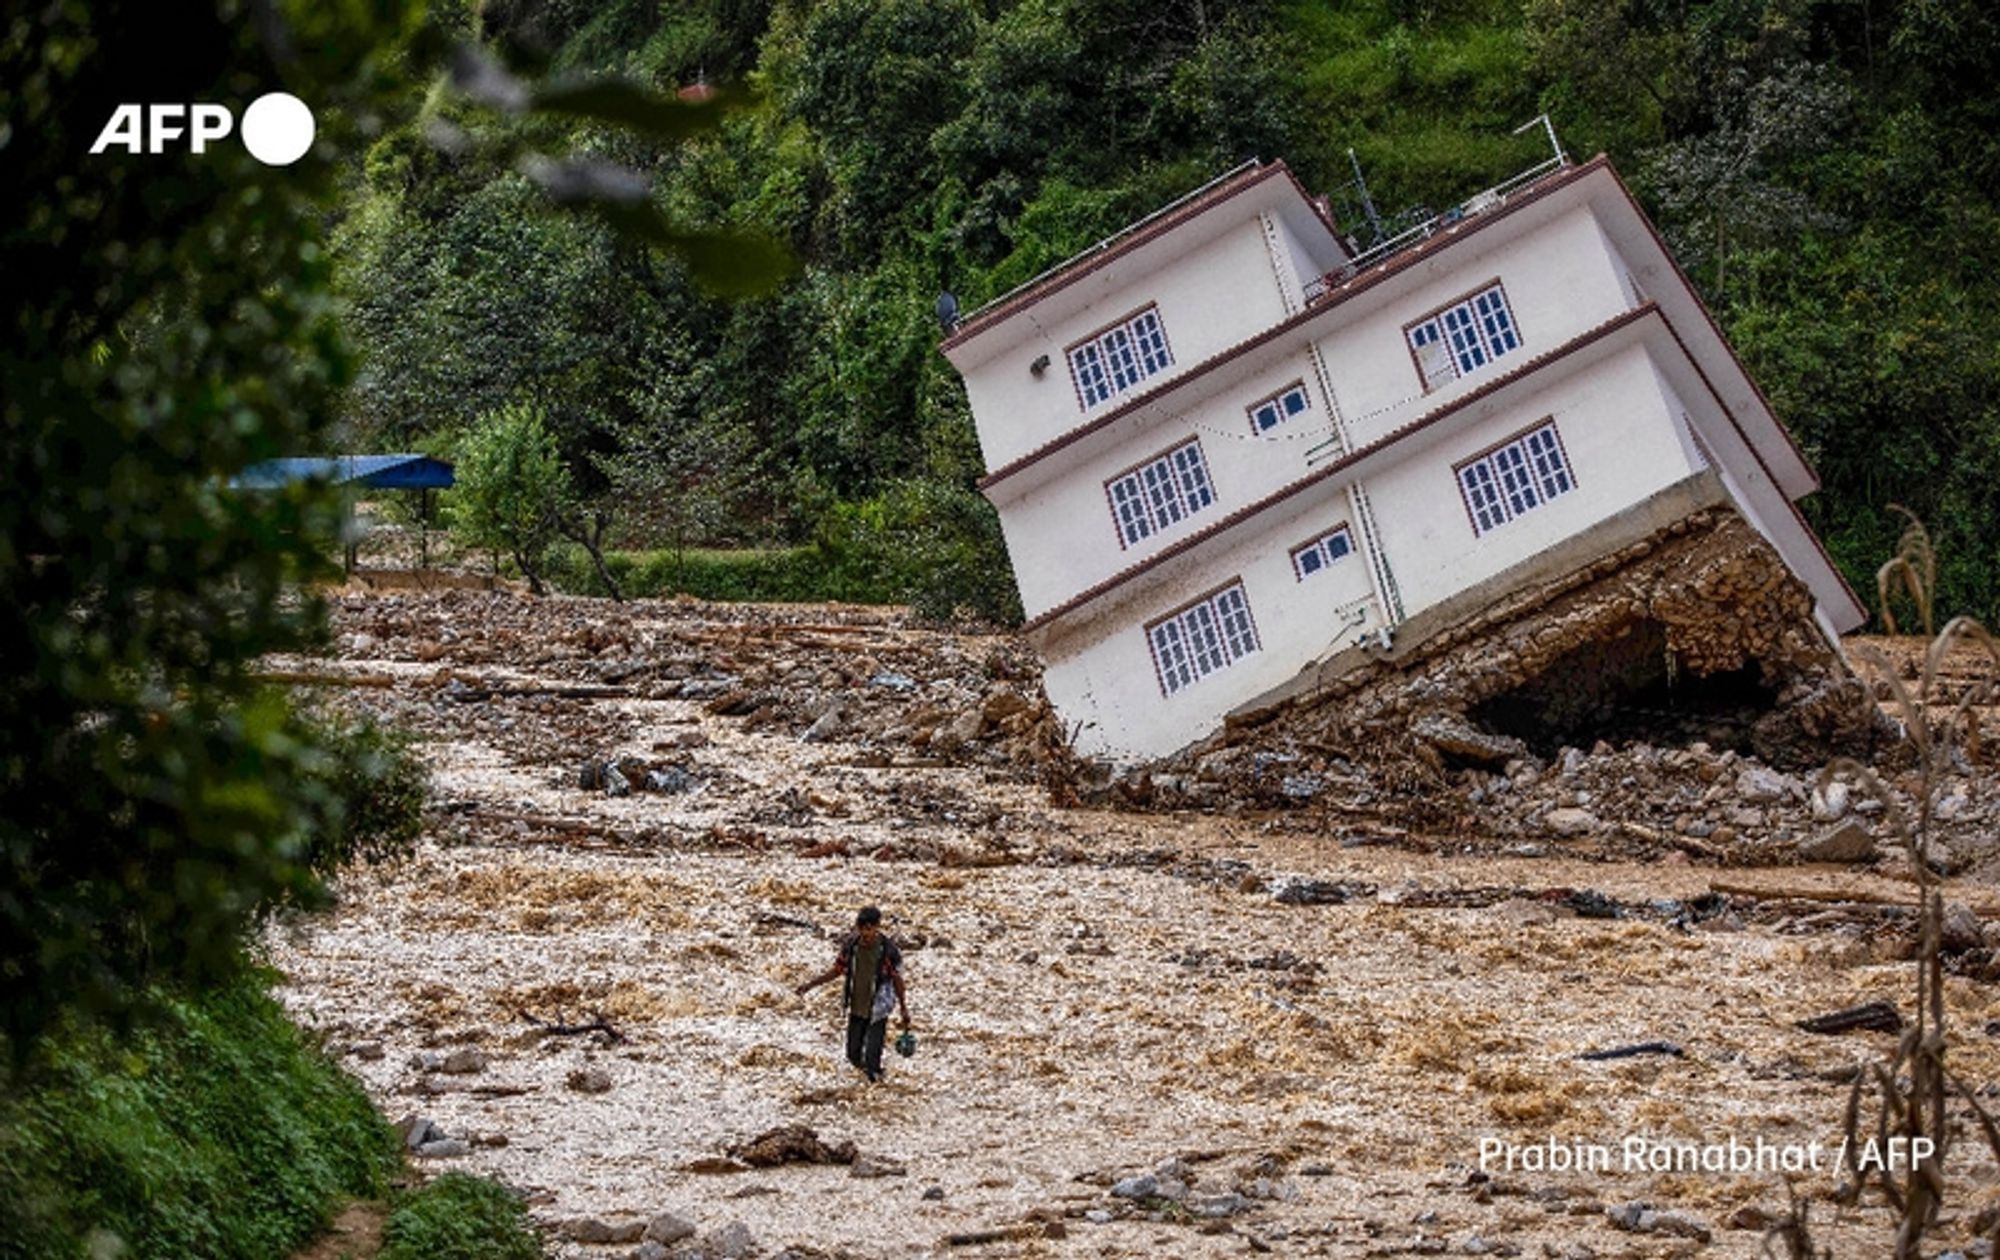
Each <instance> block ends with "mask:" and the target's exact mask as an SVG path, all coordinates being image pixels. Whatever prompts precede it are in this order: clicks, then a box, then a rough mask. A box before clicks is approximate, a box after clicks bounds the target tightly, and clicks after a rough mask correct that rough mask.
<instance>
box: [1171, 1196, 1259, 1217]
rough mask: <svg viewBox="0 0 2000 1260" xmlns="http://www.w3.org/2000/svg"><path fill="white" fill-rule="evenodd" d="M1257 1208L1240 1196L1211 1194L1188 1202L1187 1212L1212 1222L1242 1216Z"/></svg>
mask: <svg viewBox="0 0 2000 1260" xmlns="http://www.w3.org/2000/svg"><path fill="white" fill-rule="evenodd" d="M1256 1206H1257V1205H1256V1204H1255V1203H1253V1202H1251V1201H1250V1200H1249V1199H1248V1198H1246V1197H1244V1196H1243V1195H1240V1194H1210V1195H1204V1196H1202V1197H1201V1198H1198V1199H1190V1200H1188V1202H1187V1210H1188V1211H1189V1212H1190V1213H1192V1214H1193V1215H1195V1216H1199V1217H1201V1218H1203V1219H1204V1220H1211V1221H1219V1220H1224V1219H1226V1218H1228V1217H1232V1216H1241V1215H1243V1214H1244V1213H1245V1212H1248V1211H1250V1210H1251V1209H1252V1208H1254V1207H1256Z"/></svg>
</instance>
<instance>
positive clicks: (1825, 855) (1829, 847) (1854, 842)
mask: <svg viewBox="0 0 2000 1260" xmlns="http://www.w3.org/2000/svg"><path fill="white" fill-rule="evenodd" d="M1845 808H1846V807H1845V806H1844V805H1843V806H1842V810H1843V812H1845ZM1798 853H1799V860H1800V861H1804V862H1868V861H1873V860H1874V857H1875V837H1874V836H1873V835H1871V834H1869V831H1868V828H1867V827H1864V826H1863V825H1862V824H1861V822H1860V820H1859V819H1855V818H1849V819H1846V820H1845V821H1842V822H1839V823H1836V824H1834V825H1833V826H1831V827H1829V828H1827V829H1826V830H1825V831H1822V832H1820V833H1819V834H1818V835H1817V836H1814V837H1813V838H1812V839H1810V840H1803V841H1800V842H1799V848H1798Z"/></svg>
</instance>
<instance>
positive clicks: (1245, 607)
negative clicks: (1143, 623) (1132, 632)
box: [1146, 582, 1258, 696]
mask: <svg viewBox="0 0 2000 1260" xmlns="http://www.w3.org/2000/svg"><path fill="white" fill-rule="evenodd" d="M1146 639H1147V642H1149V643H1150V644H1151V645H1152V648H1153V665H1154V668H1155V669H1156V670H1157V671H1158V673H1159V677H1160V694H1161V695H1164V696H1171V695H1173V694H1174V693H1175V692H1176V691H1179V690H1180V689H1181V688H1183V687H1186V686H1188V685H1190V684H1191V683H1194V682H1196V681H1198V680H1199V679H1202V678H1206V677H1207V676H1208V675H1210V674H1213V673H1214V672H1215V671H1216V670H1218V669H1224V668H1226V667H1228V666H1230V665H1234V664H1235V663H1236V662H1237V661H1240V660H1242V659H1243V658H1244V657H1246V656H1248V655H1250V653H1252V652H1255V651H1256V650H1257V647H1258V643H1257V625H1256V623H1255V622H1253V621H1252V620H1251V619H1250V601H1249V600H1248V599H1247V598H1246V597H1245V596H1244V594H1243V584H1242V583H1241V582H1236V583H1233V584H1231V585H1229V586H1226V587H1224V588H1222V589H1221V590H1219V591H1217V592H1216V593H1215V594H1213V595H1207V596H1204V597H1203V598H1201V599H1198V600H1196V601H1195V602H1194V603H1192V604H1189V605H1188V606H1187V607H1185V608H1182V609H1180V610H1179V611H1177V612H1173V613H1169V614H1168V615H1167V616H1165V617H1163V618H1161V619H1160V620H1158V621H1156V622H1154V623H1153V624H1152V625H1150V626H1148V627H1146Z"/></svg>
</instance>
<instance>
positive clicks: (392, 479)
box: [229, 455, 456, 490]
mask: <svg viewBox="0 0 2000 1260" xmlns="http://www.w3.org/2000/svg"><path fill="white" fill-rule="evenodd" d="M301 481H325V482H330V483H332V484H333V485H336V486H345V485H359V486H366V487H368V488H369V489H371V490H442V489H447V488H449V487H450V486H452V485H453V484H454V483H455V481H456V478H455V477H454V475H453V473H452V467H451V465H450V464H448V463H446V462H445V461H444V460H441V459H433V458H431V457H430V456H428V455H331V456H324V457H317V458H300V459H267V460H264V461H263V462H262V463H257V464H252V465H250V466H249V467H248V468H245V469H244V470H243V471H242V472H240V473H238V474H236V476H235V477H234V478H233V479H232V480H231V481H230V483H229V484H230V485H232V486H235V487H237V488H239V489H245V490H277V489H281V488H282V487H285V486H289V485H293V484H295V483H297V482H301Z"/></svg>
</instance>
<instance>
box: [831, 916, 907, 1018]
mask: <svg viewBox="0 0 2000 1260" xmlns="http://www.w3.org/2000/svg"><path fill="white" fill-rule="evenodd" d="M859 944H861V933H859V932H849V933H848V934H847V935H846V936H844V937H842V938H841V941H840V954H839V956H838V957H837V958H836V959H835V960H834V966H836V967H838V968H840V974H841V975H842V976H844V977H845V979H844V980H842V981H841V985H840V1004H841V1005H842V1006H844V1007H846V1008H847V1012H848V1014H849V1015H851V1016H858V1015H862V1014H867V1012H865V1011H864V1012H856V1011H855V1009H854V1000H853V999H854V976H853V974H852V973H851V972H850V971H849V970H848V969H849V968H850V967H851V966H852V965H853V963H854V949H855V946H857V945H859ZM902 974H903V951H902V950H901V949H899V948H898V947H897V945H896V942H895V941H893V940H890V939H889V934H888V933H887V932H884V933H883V934H882V957H881V960H880V961H878V962H877V963H876V964H875V991H876V992H878V993H879V992H881V991H882V989H883V988H884V987H885V986H887V987H890V988H893V987H894V986H895V983H896V977H897V976H900V975H902Z"/></svg>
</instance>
